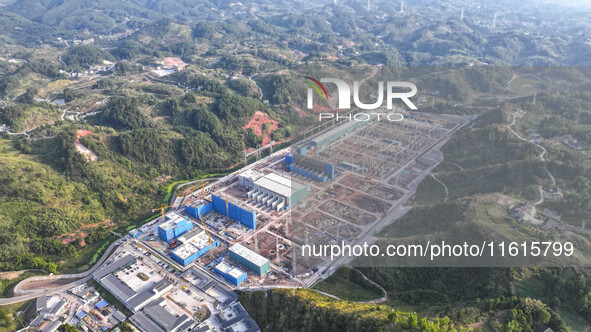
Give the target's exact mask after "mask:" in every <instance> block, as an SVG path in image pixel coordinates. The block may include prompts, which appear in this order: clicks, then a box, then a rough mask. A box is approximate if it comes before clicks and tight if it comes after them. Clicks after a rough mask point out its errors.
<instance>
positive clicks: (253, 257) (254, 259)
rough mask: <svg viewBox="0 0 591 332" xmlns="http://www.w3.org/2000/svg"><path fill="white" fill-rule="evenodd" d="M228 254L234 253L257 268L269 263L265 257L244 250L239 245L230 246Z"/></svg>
mask: <svg viewBox="0 0 591 332" xmlns="http://www.w3.org/2000/svg"><path fill="white" fill-rule="evenodd" d="M230 252H233V253H235V254H236V255H238V256H240V257H242V258H244V259H246V260H247V261H249V262H251V263H253V264H254V265H257V266H263V265H265V264H266V263H268V262H269V260H268V259H266V258H265V257H263V256H261V255H259V254H257V253H256V252H254V251H252V250H250V249H248V248H246V247H245V246H243V245H241V244H239V243H236V244H235V245H233V246H231V247H230Z"/></svg>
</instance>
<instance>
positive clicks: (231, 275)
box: [213, 262, 246, 286]
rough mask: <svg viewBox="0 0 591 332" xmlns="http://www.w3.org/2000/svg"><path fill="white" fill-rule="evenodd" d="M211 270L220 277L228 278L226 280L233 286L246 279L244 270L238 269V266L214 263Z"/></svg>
mask: <svg viewBox="0 0 591 332" xmlns="http://www.w3.org/2000/svg"><path fill="white" fill-rule="evenodd" d="M213 270H214V271H215V272H216V273H218V274H219V275H221V276H222V277H224V278H226V279H228V281H230V282H231V283H232V284H234V285H235V286H238V285H240V283H242V282H243V281H244V280H246V272H244V271H242V270H240V269H239V268H235V267H231V266H230V265H228V264H226V263H224V262H221V263H220V264H218V265H216V266H215V267H214V268H213Z"/></svg>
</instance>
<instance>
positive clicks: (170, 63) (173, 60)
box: [164, 58, 187, 70]
mask: <svg viewBox="0 0 591 332" xmlns="http://www.w3.org/2000/svg"><path fill="white" fill-rule="evenodd" d="M164 63H165V64H166V65H167V66H169V67H174V66H178V68H179V70H182V69H183V68H185V66H187V64H186V63H185V62H184V61H183V60H181V59H179V58H164Z"/></svg>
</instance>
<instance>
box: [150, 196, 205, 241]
mask: <svg viewBox="0 0 591 332" xmlns="http://www.w3.org/2000/svg"><path fill="white" fill-rule="evenodd" d="M199 200H201V198H198V199H192V200H190V201H187V202H182V203H179V204H172V205H169V206H164V204H160V207H159V208H157V209H152V212H156V211H158V210H160V212H162V222H165V221H166V219H165V218H164V210H166V209H168V208H172V207H177V206H182V205H186V204H189V203H191V202H195V201H199ZM198 215H199V214H198ZM199 219H200V220H201V216H199ZM201 223H203V220H202V221H201ZM203 228H205V223H203ZM205 231H206V232H207V235H208V236H209V231H208V230H207V228H205ZM209 241H210V244H211V236H209ZM170 247H171V248H172V247H174V242H173V238H172V236H171V237H170Z"/></svg>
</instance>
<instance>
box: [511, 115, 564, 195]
mask: <svg viewBox="0 0 591 332" xmlns="http://www.w3.org/2000/svg"><path fill="white" fill-rule="evenodd" d="M524 115H525V112H524V111H522V110H519V112H518V114H515V113H513V114H511V117H512V120H511V124H509V125H507V129H509V131H511V133H513V135H515V136H516V137H517V138H519V139H520V140H522V141H524V142H527V143H530V144H533V145H535V146H537V147H539V148H540V149H542V152H541V153H540V155H539V156H538V158H540V159H541V160H542V161H546V159H545V158H544V156H545V155H546V152H547V150H546V148H545V147H543V146H542V145H540V144H537V143H534V142H530V141H529V140H527V139H525V138H523V137H522V136H521V135H519V134H518V133H517V132H515V130H513V128H512V127H513V125H515V121H516V120H517V118H521V117H523V116H524ZM545 169H546V173H548V177H549V178H550V180H551V181H552V186H555V185H556V178H554V176H553V175H552V173H550V171H549V170H548V168H547V167H545ZM538 191H539V192H540V199H539V200H538V201H537V202H535V203H534V206H538V205H540V204H542V203H544V186H538Z"/></svg>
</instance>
